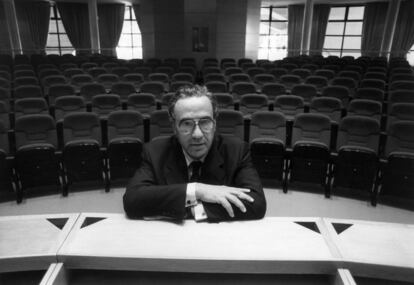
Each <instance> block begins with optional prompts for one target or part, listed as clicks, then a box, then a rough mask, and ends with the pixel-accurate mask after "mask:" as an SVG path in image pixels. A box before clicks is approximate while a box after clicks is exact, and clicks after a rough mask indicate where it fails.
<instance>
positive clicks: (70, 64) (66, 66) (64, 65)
mask: <svg viewBox="0 0 414 285" xmlns="http://www.w3.org/2000/svg"><path fill="white" fill-rule="evenodd" d="M69 68H79V67H78V65H77V64H76V63H73V62H67V63H62V64H61V65H60V69H61V70H63V71H65V70H67V69H69Z"/></svg>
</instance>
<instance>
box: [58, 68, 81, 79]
mask: <svg viewBox="0 0 414 285" xmlns="http://www.w3.org/2000/svg"><path fill="white" fill-rule="evenodd" d="M77 74H85V71H84V70H83V69H82V68H78V67H73V68H68V69H65V70H63V75H64V76H65V77H66V78H67V79H69V80H70V79H71V78H72V76H74V75H77Z"/></svg>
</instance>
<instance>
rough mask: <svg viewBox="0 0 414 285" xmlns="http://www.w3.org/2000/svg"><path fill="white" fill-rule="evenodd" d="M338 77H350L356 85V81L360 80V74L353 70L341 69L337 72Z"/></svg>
mask: <svg viewBox="0 0 414 285" xmlns="http://www.w3.org/2000/svg"><path fill="white" fill-rule="evenodd" d="M338 77H348V78H351V79H353V80H355V82H356V83H357V85H358V82H359V81H360V80H361V74H360V73H359V72H357V71H353V70H342V71H340V72H339V73H338Z"/></svg>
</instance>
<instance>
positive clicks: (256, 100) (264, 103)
mask: <svg viewBox="0 0 414 285" xmlns="http://www.w3.org/2000/svg"><path fill="white" fill-rule="evenodd" d="M268 104H269V103H268V99H267V96H266V95H261V94H256V93H254V94H244V95H242V96H241V97H240V103H239V110H240V112H242V113H243V115H244V118H246V119H250V117H251V115H252V114H253V113H254V112H256V111H267V110H269V106H268Z"/></svg>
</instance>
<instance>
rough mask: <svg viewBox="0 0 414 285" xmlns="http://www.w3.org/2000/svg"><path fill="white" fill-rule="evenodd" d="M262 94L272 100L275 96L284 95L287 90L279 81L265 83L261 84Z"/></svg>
mask: <svg viewBox="0 0 414 285" xmlns="http://www.w3.org/2000/svg"><path fill="white" fill-rule="evenodd" d="M261 93H262V94H265V95H266V96H267V98H268V99H269V101H274V100H275V99H276V97H277V96H280V95H286V94H287V91H286V88H285V86H284V85H282V84H279V83H266V84H264V85H263V86H262V90H261Z"/></svg>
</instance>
